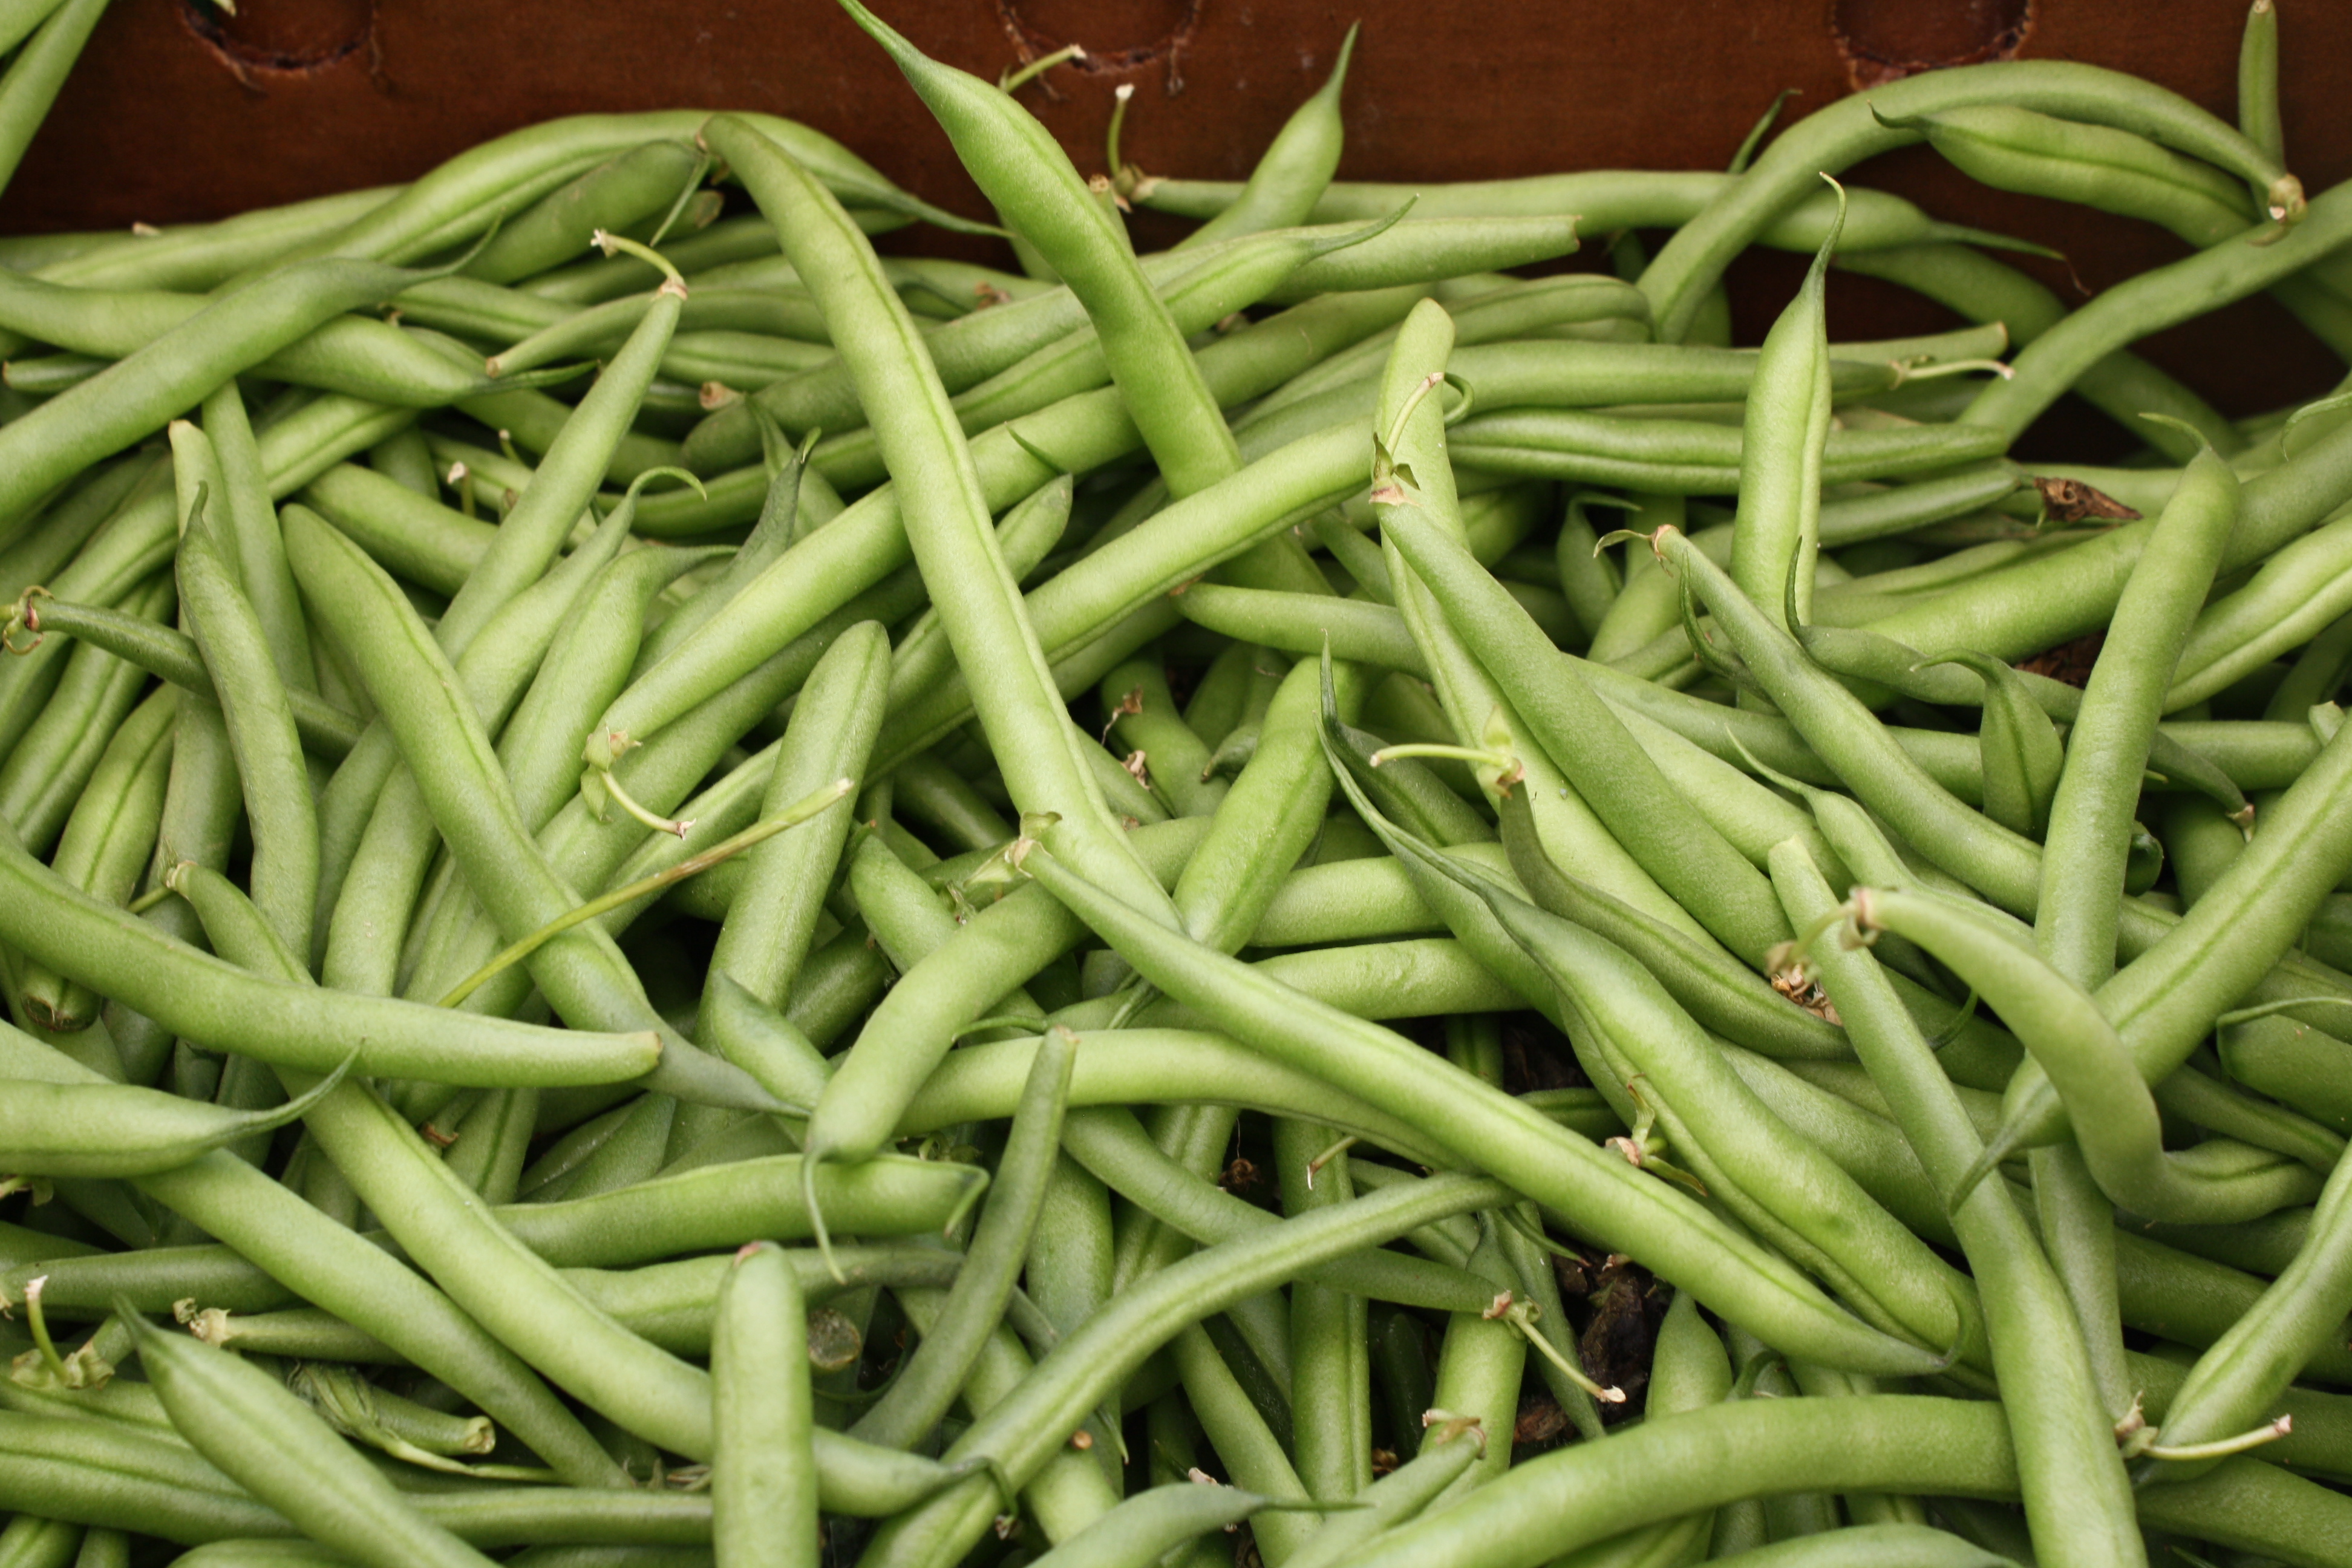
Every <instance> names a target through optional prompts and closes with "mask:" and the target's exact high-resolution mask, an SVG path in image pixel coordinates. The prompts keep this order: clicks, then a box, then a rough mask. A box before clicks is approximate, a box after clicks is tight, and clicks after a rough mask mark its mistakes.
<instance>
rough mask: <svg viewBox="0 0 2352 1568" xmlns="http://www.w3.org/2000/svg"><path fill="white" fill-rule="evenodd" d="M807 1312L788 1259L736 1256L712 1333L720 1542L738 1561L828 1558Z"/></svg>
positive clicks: (715, 1522)
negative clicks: (820, 1508)
mask: <svg viewBox="0 0 2352 1568" xmlns="http://www.w3.org/2000/svg"><path fill="white" fill-rule="evenodd" d="M805 1310H806V1309H805V1306H804V1304H803V1300H802V1296H801V1289H800V1283H799V1280H798V1279H797V1278H796V1277H795V1276H794V1274H793V1269H792V1267H791V1265H790V1264H789V1263H788V1262H787V1261H786V1260H785V1258H784V1255H783V1254H782V1252H780V1251H778V1250H777V1249H776V1248H774V1247H762V1246H758V1245H754V1246H751V1247H746V1248H744V1249H743V1250H742V1251H741V1252H740V1253H739V1254H738V1255H737V1256H736V1259H735V1266H734V1268H732V1269H730V1271H729V1274H728V1278H727V1283H726V1286H725V1288H724V1289H722V1290H721V1291H720V1292H719V1311H718V1316H717V1320H716V1321H715V1322H714V1323H713V1325H712V1328H711V1347H710V1360H711V1366H710V1370H711V1389H712V1399H713V1401H714V1406H713V1414H712V1418H711V1425H712V1427H713V1430H714V1432H715V1434H716V1443H717V1453H716V1455H715V1456H714V1459H713V1463H712V1466H711V1520H710V1527H711V1542H712V1545H713V1546H714V1547H715V1548H716V1550H717V1552H718V1553H719V1557H720V1558H721V1559H722V1560H724V1561H725V1562H727V1563H730V1564H740V1565H741V1568H753V1565H754V1564H787V1563H814V1562H816V1561H817V1558H818V1541H819V1537H818V1533H817V1488H816V1485H815V1479H816V1464H815V1455H814V1451H813V1449H812V1447H811V1439H810V1436H809V1434H810V1430H811V1427H812V1422H813V1418H812V1416H811V1414H810V1405H809V1398H810V1395H809V1369H808V1352H807V1349H806V1334H805V1331H804V1329H803V1315H804V1313H805Z"/></svg>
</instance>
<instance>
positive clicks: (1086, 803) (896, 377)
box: [590, 116, 1213, 1157]
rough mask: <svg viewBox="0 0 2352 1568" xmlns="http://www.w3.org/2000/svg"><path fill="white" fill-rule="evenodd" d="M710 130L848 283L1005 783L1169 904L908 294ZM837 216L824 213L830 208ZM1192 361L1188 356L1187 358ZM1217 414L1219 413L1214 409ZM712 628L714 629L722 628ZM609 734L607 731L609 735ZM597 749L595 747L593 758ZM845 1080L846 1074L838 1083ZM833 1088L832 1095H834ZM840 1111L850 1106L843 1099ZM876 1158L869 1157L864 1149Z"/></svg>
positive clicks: (805, 200) (844, 294) (840, 311)
mask: <svg viewBox="0 0 2352 1568" xmlns="http://www.w3.org/2000/svg"><path fill="white" fill-rule="evenodd" d="M706 134H707V135H708V136H709V137H714V138H716V140H715V141H713V142H712V145H713V146H715V147H717V148H718V149H719V150H720V151H721V152H722V153H725V154H726V155H727V157H728V160H729V162H730V163H731V164H732V165H733V166H734V167H735V168H736V169H737V170H738V171H739V172H740V173H742V174H744V175H745V176H746V177H747V178H749V179H751V182H752V184H753V187H754V190H755V192H756V193H757V194H758V195H760V196H761V198H762V199H763V201H764V202H765V203H766V204H767V205H766V206H765V207H764V208H763V210H766V211H768V212H769V213H770V214H771V216H772V218H774V219H775V220H776V221H777V222H778V227H779V232H780V233H781V234H782V236H783V237H784V240H785V243H786V247H787V251H788V253H789V254H791V255H793V257H794V258H795V265H797V266H800V267H801V269H802V271H803V275H805V276H812V277H813V276H814V274H815V273H816V271H817V270H818V269H819V260H818V258H824V262H825V264H826V266H827V267H829V268H837V269H838V274H837V275H838V277H839V279H840V281H839V286H838V287H835V288H832V289H826V290H824V291H822V292H821V293H820V298H821V299H822V300H824V304H825V308H826V310H827V313H828V316H829V317H830V318H831V319H833V320H834V321H835V323H836V328H837V330H838V331H839V333H840V335H841V337H842V339H843V341H844V342H845V343H846V344H857V343H859V342H861V340H864V341H865V342H868V343H870V344H871V348H870V351H869V350H866V349H860V350H859V351H858V352H856V353H855V354H854V355H853V357H852V358H851V360H850V361H849V363H850V365H851V369H852V374H853V375H854V376H855V377H856V380H857V382H858V384H859V390H860V393H861V395H862V396H863V399H864V401H865V402H866V405H868V406H869V407H870V408H873V409H875V410H877V411H881V410H889V411H891V414H890V416H889V417H888V418H887V422H886V423H885V424H883V425H879V426H877V431H878V432H879V433H881V434H882V435H883V437H885V441H884V450H885V452H886V454H887V456H888V458H889V459H890V467H891V468H892V469H893V471H894V472H895V473H896V474H897V475H898V477H899V479H901V480H903V481H905V483H906V485H907V487H908V495H909V497H910V499H909V500H908V503H907V504H906V506H905V508H904V509H903V518H904V522H905V524H906V528H907V533H908V542H909V544H910V545H911V546H912V548H913V550H914V552H915V556H916V560H917V563H918V564H919V566H921V567H922V570H923V579H924V583H925V584H926V586H927V587H929V590H930V591H931V594H932V595H933V599H934V603H935V604H936V605H937V606H938V608H939V611H940V621H941V623H942V625H943V626H945V627H946V628H947V631H948V635H949V640H950V644H951V645H952V646H954V647H956V650H957V657H958V661H959V662H960V663H961V665H963V667H964V668H967V669H975V668H988V669H989V670H990V672H991V673H990V679H989V680H988V682H987V683H986V686H985V689H976V690H975V696H976V697H977V698H978V699H979V704H980V708H981V717H982V724H983V726H984V727H985V728H986V729H987V730H988V731H989V732H990V734H991V737H992V743H993V744H994V745H995V746H996V748H997V750H998V752H999V753H1000V755H1003V756H1007V757H1013V758H1018V759H1019V760H1020V766H1019V767H1018V768H1017V769H1016V770H1015V772H1014V773H1013V776H1012V777H1011V778H1010V779H1009V780H1008V783H1009V784H1010V785H1011V787H1012V790H1013V796H1014V798H1015V799H1016V800H1018V801H1025V802H1032V803H1034V804H1038V805H1043V804H1045V803H1047V802H1051V803H1054V804H1056V805H1061V806H1063V807H1065V808H1066V810H1068V811H1069V812H1071V813H1073V814H1075V815H1074V816H1072V820H1073V822H1075V823H1080V824H1082V826H1077V827H1076V828H1074V831H1075V832H1076V833H1078V834H1079V835H1080V837H1081V841H1082V842H1083V843H1084V844H1085V845H1086V848H1085V849H1084V850H1083V851H1082V858H1084V859H1085V861H1086V863H1087V865H1089V866H1090V867H1095V868H1098V870H1099V871H1100V872H1101V873H1103V874H1106V875H1110V876H1113V877H1114V878H1116V879H1117V880H1118V885H1120V886H1122V887H1137V888H1139V889H1141V891H1142V894H1143V895H1144V896H1146V897H1150V898H1154V899H1156V898H1158V897H1159V894H1158V891H1157V884H1154V883H1152V882H1151V880H1150V877H1149V876H1148V875H1146V874H1145V873H1144V872H1143V869H1142V867H1141V865H1140V863H1139V861H1137V860H1136V859H1135V858H1134V856H1133V854H1132V852H1131V851H1129V849H1128V848H1127V846H1126V844H1125V841H1124V840H1123V839H1122V838H1121V837H1118V835H1117V834H1116V833H1115V832H1114V831H1113V830H1112V828H1111V827H1110V826H1109V824H1108V819H1107V814H1106V813H1105V810H1104V807H1103V805H1102V797H1101V795H1100V793H1099V792H1098V790H1097V788H1096V787H1094V785H1093V784H1092V781H1091V779H1090V777H1089V776H1088V775H1087V773H1085V771H1084V770H1083V769H1082V768H1081V767H1079V766H1078V765H1077V759H1076V755H1075V754H1074V753H1073V752H1072V750H1071V747H1070V742H1069V737H1068V734H1067V730H1066V723H1064V722H1060V721H1052V720H1051V719H1050V712H1053V711H1058V710H1059V707H1060V699H1059V696H1058V694H1056V693H1055V692H1054V691H1053V690H1052V689H1051V684H1050V676H1049V675H1048V672H1047V671H1046V670H1045V668H1044V659H1043V658H1042V657H1041V655H1040V653H1039V651H1038V648H1037V641H1036V638H1035V635H1034V632H1032V631H1031V630H1030V629H1029V627H1028V626H1025V625H1024V624H1023V617H1022V616H1021V614H1020V612H1019V608H1018V605H1017V603H1016V602H1015V600H1014V595H1015V593H1016V592H1017V590H1016V589H1015V588H1014V585H1013V583H1012V582H1011V581H1010V580H1009V578H1008V576H1007V574H1006V573H1005V570H1004V566H1003V561H1002V559H1001V557H1000V556H999V554H998V552H997V551H996V550H995V548H994V535H993V534H992V533H991V532H990V531H989V530H988V528H987V524H986V517H987V506H986V503H985V501H984V500H982V496H981V494H980V485H979V481H978V477H977V475H976V473H975V472H974V469H973V468H972V465H971V457H970V455H969V453H968V452H967V451H966V450H965V448H964V447H963V445H962V441H961V437H960V436H959V435H957V434H956V433H955V430H954V427H953V425H952V422H951V421H950V420H949V419H948V418H947V416H946V411H945V406H944V405H945V401H946V399H945V395H944V393H943V392H942V391H941V390H940V384H939V380H938V377H937V376H936V375H935V374H932V373H931V372H930V370H929V361H928V360H926V359H924V358H923V356H922V353H921V350H920V347H919V345H918V344H916V343H915V342H912V341H911V340H912V337H913V329H912V326H911V323H910V322H909V321H908V317H907V315H906V311H905V309H904V307H903V306H901V305H900V304H899V303H898V296H897V295H896V294H895V293H893V292H891V290H890V289H889V288H888V286H887V283H885V282H884V281H883V280H882V279H881V278H880V276H879V268H878V267H877V265H876V264H875V262H874V259H873V252H872V250H871V249H870V247H866V245H865V244H864V243H863V241H862V240H860V239H857V238H856V237H855V236H854V235H850V234H845V233H844V232H843V227H844V226H842V225H841V224H840V223H839V219H838V216H837V215H838V207H837V206H835V205H834V204H832V203H831V202H830V199H829V198H827V197H825V196H824V193H823V192H822V190H821V189H819V188H818V187H816V186H815V185H814V182H812V181H810V180H809V178H808V176H807V175H806V174H805V173H804V172H803V171H802V170H801V169H800V168H799V167H798V165H796V164H794V163H792V161H791V160H790V159H789V158H788V157H785V156H784V155H782V153H778V152H776V151H775V150H774V149H773V148H772V144H770V143H768V142H765V141H764V140H762V139H761V138H759V137H757V136H756V134H754V133H752V132H750V131H749V129H748V128H747V127H740V125H735V124H730V121H728V120H727V119H726V117H723V116H722V117H720V119H719V120H718V121H714V122H713V123H712V125H711V126H710V127H709V128H708V130H707V132H706ZM829 206H830V207H832V208H833V212H832V214H830V215H829V214H828V213H827V210H826V209H827V208H828V207H829ZM1186 363H1187V364H1188V365H1189V364H1190V363H1191V361H1190V356H1189V354H1188V355H1187V356H1186ZM1212 406H1213V405H1212ZM714 624H715V623H714ZM604 733H609V731H604ZM598 751H599V748H598V746H597V744H596V743H595V742H592V745H591V757H590V760H591V761H592V762H594V761H596V760H597V753H598ZM841 1081H842V1080H841V1079H835V1083H836V1084H838V1083H840V1082H841ZM832 1092H833V1091H831V1090H829V1091H828V1098H829V1099H830V1098H831V1097H832ZM835 1103H839V1102H838V1101H836V1102H835ZM834 1120H835V1118H834V1117H833V1116H827V1115H824V1114H823V1112H822V1111H820V1116H819V1119H818V1120H817V1121H815V1122H813V1124H812V1126H811V1130H810V1135H811V1138H812V1139H813V1140H814V1143H813V1147H820V1148H835V1147H837V1148H840V1149H841V1150H842V1151H843V1152H845V1153H846V1154H848V1155H850V1156H851V1157H856V1155H857V1154H858V1153H859V1152H861V1149H862V1148H863V1146H862V1145H861V1144H859V1143H856V1142H852V1143H849V1144H835V1143H834V1142H833V1140H832V1137H831V1133H830V1128H831V1124H832V1123H833V1121H834ZM865 1152H870V1149H867V1150H865Z"/></svg>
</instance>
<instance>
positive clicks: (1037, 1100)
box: [850, 1029, 1077, 1447]
mask: <svg viewBox="0 0 2352 1568" xmlns="http://www.w3.org/2000/svg"><path fill="white" fill-rule="evenodd" d="M1076 1043H1077V1037H1076V1036H1075V1035H1072V1034H1070V1033H1069V1032H1068V1031H1067V1030H1066V1029H1060V1030H1050V1031H1048V1032H1047V1034H1046V1035H1045V1037H1044V1038H1043V1039H1041V1040H1040V1041H1039V1042H1038V1047H1037V1050H1036V1053H1035V1055H1034V1058H1033V1060H1032V1063H1031V1066H1030V1070H1029V1081H1028V1084H1027V1087H1026V1088H1025V1089H1024V1090H1023V1092H1022V1098H1021V1106H1020V1109H1019V1110H1016V1111H1015V1112H1014V1113H1013V1131H1012V1132H1011V1133H1010V1135H1009V1136H1008V1140H1007V1142H1006V1144H1005V1150H1004V1154H1003V1158H1002V1159H1001V1160H1000V1161H999V1162H998V1164H997V1176H996V1181H995V1183H994V1184H993V1186H992V1193H991V1195H990V1198H989V1201H988V1203H987V1205H986V1206H985V1207H984V1208H983V1209H982V1211H981V1218H980V1223H979V1226H977V1228H975V1229H974V1231H973V1232H972V1238H971V1248H970V1250H969V1252H968V1253H967V1258H966V1262H965V1266H964V1267H963V1268H961V1270H959V1271H958V1273H957V1275H956V1282H955V1285H954V1287H953V1288H952V1289H950V1291H949V1293H948V1298H947V1300H946V1301H945V1302H943V1303H942V1304H941V1306H940V1310H939V1313H938V1315H937V1316H936V1317H935V1318H934V1319H933V1321H931V1322H930V1323H929V1324H928V1325H927V1326H926V1329H925V1332H924V1335H923V1342H922V1344H921V1345H920V1346H919V1347H918V1348H917V1350H916V1351H915V1352H914V1353H913V1355H912V1357H911V1358H910V1359H909V1360H908V1363H907V1364H906V1366H905V1367H904V1369H903V1370H902V1371H901V1372H900V1373H899V1374H898V1377H897V1378H896V1379H895V1380H894V1381H893V1382H892V1384H891V1386H890V1391H889V1392H888V1393H887V1394H885V1395H884V1396H883V1397H882V1398H881V1399H880V1400H879V1401H877V1403H876V1404H875V1405H873V1407H872V1408H871V1409H869V1410H867V1411H866V1414H865V1415H862V1416H860V1417H859V1418H858V1420H857V1422H856V1425H855V1426H852V1427H851V1428H850V1436H854V1437H860V1438H863V1439H865V1440H866V1441H867V1442H871V1443H877V1444H880V1445H881V1446H883V1447H907V1446H908V1445H910V1444H911V1443H912V1442H914V1441H915V1440H917V1439H919V1438H920V1437H921V1436H923V1435H924V1434H925V1433H927V1432H929V1430H930V1428H931V1427H932V1426H935V1425H936V1424H937V1423H938V1421H939V1419H940V1416H941V1415H945V1414H946V1412H947V1407H948V1405H949V1404H950V1401H952V1400H953V1399H954V1398H955V1395H956V1392H957V1390H958V1389H960V1388H961V1386H962V1385H963V1383H964V1381H965V1379H966V1377H967V1376H968V1375H969V1374H970V1371H971V1363H972V1362H973V1360H974V1359H975V1358H977V1356H978V1355H979V1353H980V1350H981V1343H982V1341H983V1340H984V1339H985V1338H986V1337H987V1336H988V1334H989V1332H990V1331H991V1330H992V1329H993V1328H994V1327H995V1325H996V1323H997V1322H998V1321H1000V1320H1001V1319H1002V1317H1003V1311H1004V1302H1005V1299H1006V1298H1007V1297H1008V1296H1009V1295H1010V1294H1011V1292H1012V1289H1013V1279H1014V1277H1015V1276H1016V1275H1017V1274H1018V1273H1019V1272H1020V1269H1021V1265H1022V1262H1023V1260H1024V1258H1026V1257H1027V1255H1028V1251H1029V1237H1030V1235H1031V1233H1032V1232H1033V1231H1034V1229H1035V1226H1036V1223H1037V1213H1038V1205H1041V1204H1042V1203H1043V1202H1044V1201H1045V1183H1046V1174H1047V1173H1048V1172H1049V1171H1050V1170H1051V1169H1052V1167H1053V1163H1054V1157H1055V1150H1056V1148H1057V1147H1058V1146H1059V1143H1060V1141H1061V1127H1062V1115H1063V1111H1064V1110H1065V1108H1066V1103H1067V1100H1068V1095H1069V1079H1070V1067H1071V1062H1072V1060H1073V1058H1074V1056H1075V1047H1076Z"/></svg>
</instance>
